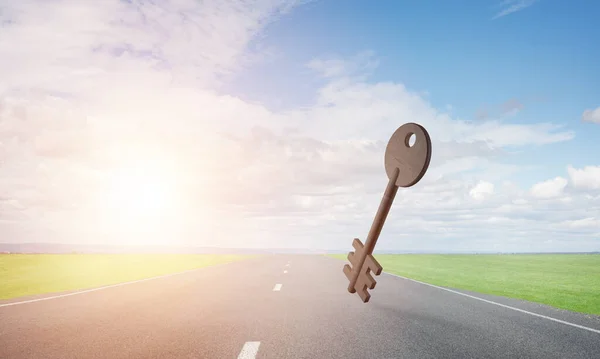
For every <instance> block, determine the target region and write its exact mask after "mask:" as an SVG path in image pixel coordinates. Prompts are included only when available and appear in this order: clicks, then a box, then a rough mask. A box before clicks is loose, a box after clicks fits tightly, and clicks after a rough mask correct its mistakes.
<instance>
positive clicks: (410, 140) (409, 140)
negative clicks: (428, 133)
mask: <svg viewBox="0 0 600 359" xmlns="http://www.w3.org/2000/svg"><path fill="white" fill-rule="evenodd" d="M415 142H417V136H415V134H414V133H412V132H409V133H408V134H406V138H405V139H404V144H405V145H406V147H412V146H414V145H415Z"/></svg>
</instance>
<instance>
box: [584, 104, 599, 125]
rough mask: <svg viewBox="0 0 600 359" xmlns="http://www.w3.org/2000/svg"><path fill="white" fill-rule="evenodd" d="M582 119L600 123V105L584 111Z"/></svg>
mask: <svg viewBox="0 0 600 359" xmlns="http://www.w3.org/2000/svg"><path fill="white" fill-rule="evenodd" d="M581 120H582V121H583V122H591V123H597V124H600V107H597V108H596V109H593V110H592V109H589V110H585V111H583V115H582V116H581Z"/></svg>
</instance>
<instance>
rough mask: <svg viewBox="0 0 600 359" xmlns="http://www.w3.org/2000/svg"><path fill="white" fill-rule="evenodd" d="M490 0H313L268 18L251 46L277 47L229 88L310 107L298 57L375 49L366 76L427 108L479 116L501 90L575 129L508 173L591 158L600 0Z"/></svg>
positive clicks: (525, 114)
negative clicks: (507, 0)
mask: <svg viewBox="0 0 600 359" xmlns="http://www.w3.org/2000/svg"><path fill="white" fill-rule="evenodd" d="M505 8H506V6H504V7H503V6H502V3H501V2H494V1H476V0H473V1H460V2H458V3H457V2H450V1H446V2H443V1H432V0H430V1H427V0H426V1H391V0H389V1H377V2H364V1H353V0H349V1H344V2H343V4H342V2H340V1H331V0H329V1H315V2H312V3H309V4H307V5H305V6H303V7H300V8H298V9H297V10H295V11H294V12H293V13H292V14H290V15H289V16H287V17H286V18H285V20H284V21H280V22H277V23H275V24H273V25H271V26H270V27H269V28H268V31H266V33H265V35H264V36H263V37H261V38H260V42H261V46H265V47H267V48H268V47H273V48H276V49H278V55H279V56H275V57H274V59H272V60H271V61H270V62H268V63H265V64H263V65H262V66H256V67H255V68H253V69H252V71H248V72H246V73H243V74H241V75H240V76H239V77H237V78H236V80H235V81H233V82H232V83H231V84H229V86H228V87H227V91H231V92H234V93H237V94H238V95H240V96H242V97H244V98H247V99H249V100H251V101H259V102H261V103H264V104H266V105H267V106H270V107H273V108H293V107H296V106H299V105H300V106H303V105H310V104H311V103H312V101H314V96H313V95H314V90H315V88H317V87H318V86H319V85H320V84H321V83H320V82H319V81H318V80H317V79H315V78H314V77H313V76H312V75H311V73H310V72H309V71H307V70H306V67H305V64H306V63H307V62H308V61H309V60H310V59H312V58H313V57H317V56H321V55H323V54H333V55H339V56H352V55H354V54H356V53H360V52H362V51H367V50H368V51H373V52H374V53H375V55H376V56H377V58H378V62H379V66H378V67H377V68H376V69H375V70H374V71H373V72H372V73H371V76H370V77H369V81H371V82H379V81H384V82H385V81H394V82H400V83H403V84H404V85H405V86H407V87H408V88H410V89H412V90H415V91H419V92H427V93H428V96H427V100H428V101H430V102H431V103H432V104H433V105H434V106H436V107H438V108H443V107H444V106H446V105H451V106H452V114H454V115H455V116H457V117H460V118H462V119H464V120H469V121H478V120H479V118H480V117H479V116H478V114H480V112H481V111H486V110H487V111H488V112H489V115H494V114H497V113H498V112H500V111H501V110H502V106H503V104H507V102H509V101H511V100H516V101H517V103H519V104H521V105H522V106H523V109H522V111H520V112H519V113H518V114H516V115H515V116H514V117H510V118H505V119H503V121H506V122H516V123H535V122H540V121H541V122H552V123H555V124H560V125H564V126H565V127H566V128H568V129H570V130H573V131H576V138H575V140H574V141H568V142H565V143H557V144H553V145H550V146H547V147H543V148H537V147H530V148H527V149H526V150H522V151H520V152H519V155H518V156H516V157H515V158H514V160H513V161H515V162H516V163H519V164H523V165H526V164H528V165H539V166H541V167H540V168H537V169H536V171H531V172H528V173H527V175H526V176H521V177H518V178H515V180H517V181H518V182H520V183H522V184H523V185H533V184H534V183H535V182H538V181H541V180H543V179H545V178H547V177H548V176H551V175H552V174H561V173H562V172H565V171H566V168H565V164H566V163H569V164H572V165H574V166H584V165H586V164H589V163H591V162H592V161H594V160H595V159H596V158H597V153H598V152H599V151H600V144H599V142H598V140H597V138H599V137H600V127H599V126H595V125H593V124H589V123H582V121H581V114H582V109H584V108H595V107H597V106H599V105H600V103H599V101H600V99H599V94H600V71H597V70H595V68H596V67H597V66H598V65H597V62H598V57H599V55H600V47H599V46H598V45H595V42H596V39H598V38H600V26H597V25H596V18H595V14H597V13H598V12H599V11H600V3H596V2H591V1H573V2H565V1H551V0H545V1H537V2H534V3H533V4H532V5H531V6H529V7H527V8H524V9H522V10H521V11H517V12H514V13H511V14H509V15H506V16H503V17H500V18H494V17H495V16H496V15H497V14H498V13H500V12H501V10H502V9H505Z"/></svg>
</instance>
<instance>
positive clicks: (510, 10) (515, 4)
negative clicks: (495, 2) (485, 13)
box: [493, 0, 538, 19]
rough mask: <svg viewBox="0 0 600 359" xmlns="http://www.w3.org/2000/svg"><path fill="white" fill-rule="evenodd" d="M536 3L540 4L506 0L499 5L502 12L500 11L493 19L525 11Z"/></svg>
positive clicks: (526, 0)
mask: <svg viewBox="0 0 600 359" xmlns="http://www.w3.org/2000/svg"><path fill="white" fill-rule="evenodd" d="M536 2H538V0H504V1H502V2H501V3H500V4H499V6H500V7H502V10H500V11H499V12H498V13H497V14H496V15H495V16H494V17H493V19H498V18H501V17H504V16H507V15H510V14H514V13H516V12H518V11H522V10H525V9H526V8H528V7H530V6H532V5H534V4H535V3H536Z"/></svg>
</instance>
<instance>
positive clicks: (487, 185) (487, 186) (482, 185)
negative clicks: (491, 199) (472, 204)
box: [469, 181, 494, 200]
mask: <svg viewBox="0 0 600 359" xmlns="http://www.w3.org/2000/svg"><path fill="white" fill-rule="evenodd" d="M492 194H494V184H493V183H491V182H486V181H480V182H479V183H477V184H476V185H475V186H474V187H473V188H472V189H471V190H470V191H469V195H470V196H471V197H473V198H474V199H477V200H483V199H485V198H486V197H488V196H491V195H492Z"/></svg>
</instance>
